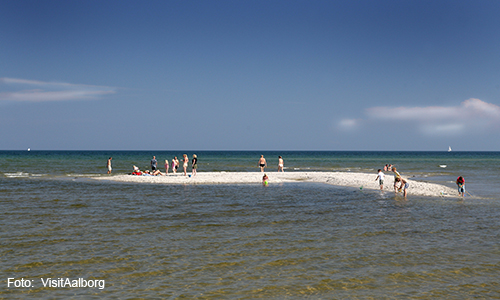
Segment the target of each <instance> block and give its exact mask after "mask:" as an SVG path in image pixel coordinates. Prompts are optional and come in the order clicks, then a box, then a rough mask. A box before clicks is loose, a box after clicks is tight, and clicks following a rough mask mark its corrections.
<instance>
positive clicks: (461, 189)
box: [375, 165, 465, 198]
mask: <svg viewBox="0 0 500 300" xmlns="http://www.w3.org/2000/svg"><path fill="white" fill-rule="evenodd" d="M384 171H392V172H393V173H394V192H396V193H397V192H401V190H402V191H403V195H404V197H405V198H406V196H407V195H408V188H409V187H410V184H409V183H408V180H407V179H405V178H403V177H402V176H401V174H399V172H398V171H397V168H396V167H394V166H393V165H385V166H384ZM377 172H378V174H377V178H375V180H378V181H379V185H380V190H383V189H384V178H385V174H384V172H382V169H378V171H377ZM398 183H399V187H398ZM456 184H457V186H458V194H459V195H460V196H462V197H464V195H465V179H464V177H463V176H459V177H458V178H457V180H456Z"/></svg>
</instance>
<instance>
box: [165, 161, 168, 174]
mask: <svg viewBox="0 0 500 300" xmlns="http://www.w3.org/2000/svg"><path fill="white" fill-rule="evenodd" d="M168 166H169V165H168V159H165V174H168Z"/></svg>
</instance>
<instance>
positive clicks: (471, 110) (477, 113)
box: [366, 99, 500, 121]
mask: <svg viewBox="0 0 500 300" xmlns="http://www.w3.org/2000/svg"><path fill="white" fill-rule="evenodd" d="M366 113H367V115H368V116H369V117H370V118H376V119H384V120H405V121H409V120H416V121H449V120H456V119H457V118H470V119H480V118H485V117H486V118H490V119H492V120H499V118H500V107H499V106H497V105H494V104H491V103H487V102H484V101H481V100H479V99H469V100H466V101H464V102H462V103H461V105H460V106H448V107H446V106H428V107H395V108H393V107H373V108H368V109H367V110H366Z"/></svg>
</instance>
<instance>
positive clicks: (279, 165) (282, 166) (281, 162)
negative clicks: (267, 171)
mask: <svg viewBox="0 0 500 300" xmlns="http://www.w3.org/2000/svg"><path fill="white" fill-rule="evenodd" d="M284 166H285V165H284V163H283V157H281V155H280V156H278V172H279V171H281V172H284V170H283V168H284Z"/></svg>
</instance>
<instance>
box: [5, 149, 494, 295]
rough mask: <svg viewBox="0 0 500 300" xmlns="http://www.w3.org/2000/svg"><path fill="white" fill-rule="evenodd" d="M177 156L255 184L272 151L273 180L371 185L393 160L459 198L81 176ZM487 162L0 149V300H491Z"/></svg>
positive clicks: (462, 155)
mask: <svg viewBox="0 0 500 300" xmlns="http://www.w3.org/2000/svg"><path fill="white" fill-rule="evenodd" d="M184 153H185V154H187V155H188V157H192V155H193V154H197V156H198V172H221V171H224V172H259V171H260V170H259V168H258V160H259V158H260V155H264V157H265V158H266V159H267V162H268V167H267V168H266V172H267V173H268V175H269V177H271V178H272V176H273V173H274V172H276V170H277V164H278V156H279V155H281V156H283V159H284V162H285V167H286V169H285V172H297V171H307V172H317V171H321V172H367V173H373V179H374V180H375V178H376V175H377V170H378V169H381V168H383V166H384V165H385V164H392V165H394V166H396V167H397V168H398V171H400V173H401V174H402V175H403V176H404V177H408V178H410V179H413V180H419V181H425V182H434V183H439V184H443V185H446V186H450V187H454V188H456V185H455V180H456V178H457V177H458V176H463V177H464V178H465V181H466V191H467V192H466V195H465V197H463V198H462V197H459V196H458V192H457V196H456V197H446V198H445V197H439V196H437V197H421V196H415V195H412V193H411V187H410V190H409V194H408V197H407V198H406V199H405V198H403V197H402V196H401V195H399V194H395V193H393V192H382V191H377V190H367V189H362V188H361V187H360V188H352V187H339V186H332V185H326V184H319V183H308V182H296V183H284V184H283V183H281V184H272V183H271V184H270V185H269V186H262V185H261V184H260V183H258V182H257V183H255V184H207V185H167V184H144V183H142V184H139V183H123V182H115V181H107V180H106V181H100V180H95V179H93V178H94V177H104V176H111V177H112V176H116V175H121V174H128V173H130V172H132V166H133V165H136V166H138V167H139V168H140V169H147V168H149V166H150V160H151V158H152V157H153V156H156V158H157V160H158V161H159V165H160V170H162V171H164V169H163V164H164V161H165V159H167V160H168V161H169V162H170V160H171V159H172V158H173V157H174V156H177V157H179V158H181V157H182V155H183V154H184ZM109 157H112V158H113V159H112V166H113V172H112V174H111V175H108V174H106V173H107V169H106V162H107V160H108V158H109ZM499 166H500V152H458V151H452V152H395V151H394V152H382V151H360V152H357V151H35V150H32V151H26V150H24V151H0V224H1V226H0V228H1V230H0V253H1V257H0V261H1V264H0V270H1V271H0V274H1V287H0V299H431V298H432V299H433V298H438V299H489V298H494V299H498V298H500V280H499V278H500V243H499V238H500V236H499V235H500V201H499V200H500V196H499V195H500V175H499ZM188 171H189V170H188ZM388 175H391V174H390V173H389V172H388Z"/></svg>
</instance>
